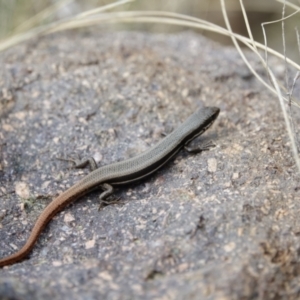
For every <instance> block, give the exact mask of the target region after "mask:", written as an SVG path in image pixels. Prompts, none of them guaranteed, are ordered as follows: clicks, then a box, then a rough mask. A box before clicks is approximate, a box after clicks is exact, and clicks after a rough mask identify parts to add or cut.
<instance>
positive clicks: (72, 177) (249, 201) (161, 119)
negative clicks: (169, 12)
mask: <svg viewBox="0 0 300 300" xmlns="http://www.w3.org/2000/svg"><path fill="white" fill-rule="evenodd" d="M248 58H249V60H250V61H251V63H252V64H253V65H254V68H255V69H256V71H257V72H259V73H260V74H263V73H264V70H263V68H262V67H261V66H260V64H259V62H258V60H257V59H256V58H255V56H254V55H253V54H251V53H249V54H248ZM0 65H1V68H0V118H1V119H0V128H1V130H0V147H1V152H0V222H1V223H0V257H4V256H5V255H8V254H10V253H12V252H14V251H16V249H19V248H20V247H21V246H22V245H23V244H24V242H25V241H26V239H27V237H28V235H29V233H30V230H31V228H32V225H33V224H34V222H35V220H36V218H37V216H38V215H39V214H40V213H41V212H42V210H43V208H44V207H45V206H46V205H47V204H48V203H49V202H50V201H51V200H52V199H53V198H54V197H56V196H57V195H58V194H59V193H61V192H62V191H64V190H65V189H67V188H68V187H69V186H71V185H72V184H74V183H75V182H76V181H78V180H79V179H80V178H82V176H84V174H86V173H88V170H77V169H76V170H74V169H72V164H70V163H68V162H64V161H60V160H57V158H58V157H74V156H76V155H79V156H81V157H84V156H93V157H95V158H96V160H97V162H98V163H99V165H104V164H109V163H111V162H115V161H119V160H122V159H125V158H129V157H132V156H134V155H136V154H138V153H140V152H142V151H143V150H145V149H147V148H148V147H149V146H151V145H153V144H155V143H156V142H157V141H159V140H160V139H161V138H162V137H161V134H162V133H164V132H168V131H170V130H172V128H174V127H176V126H177V125H178V124H180V122H182V121H183V120H184V119H185V118H186V117H187V116H188V115H190V114H191V113H192V112H193V111H194V110H195V109H196V108H197V107H198V106H203V105H205V106H218V107H220V108H221V113H220V116H219V118H218V119H217V121H216V123H215V124H214V126H213V127H212V128H211V129H210V130H209V131H208V132H207V133H206V134H205V137H203V138H202V139H199V140H200V141H201V140H202V141H203V140H204V141H207V140H212V141H213V142H214V144H215V145H216V147H214V148H212V149H211V150H210V151H207V152H203V153H201V154H198V155H190V154H187V153H185V152H184V151H182V152H180V153H179V155H178V156H177V157H176V159H175V160H174V161H172V162H170V163H169V164H168V165H167V166H166V167H165V168H163V169H162V170H160V171H159V172H157V173H156V174H155V175H153V176H152V177H151V178H150V179H148V180H145V181H142V182H141V183H140V184H135V185H131V186H128V187H125V188H120V189H118V190H117V191H116V193H115V195H116V197H118V198H120V200H119V202H118V203H116V204H111V205H107V206H105V207H103V208H102V209H101V210H100V211H98V204H99V201H98V196H99V192H94V193H91V194H89V195H87V196H84V197H82V199H80V200H78V201H76V202H75V203H74V204H72V205H70V206H69V207H68V208H67V209H65V210H64V211H62V212H61V213H59V214H58V215H57V216H56V217H55V218H54V219H53V220H52V221H51V222H50V224H49V226H48V227H47V229H46V230H45V231H44V232H43V234H42V235H41V237H40V239H39V240H38V242H37V245H36V246H35V248H34V249H33V251H32V253H31V255H30V257H29V259H27V260H25V261H23V262H21V263H18V264H15V265H13V266H10V267H6V268H3V269H1V270H0V299H30V300H32V299H85V300H86V299H222V300H224V299H231V300H232V299H298V298H299V297H300V288H299V279H300V276H299V273H300V263H299V255H300V247H299V246H300V243H299V236H300V218H299V215H298V213H299V209H300V183H299V178H298V177H297V176H296V175H295V174H296V168H295V165H294V161H293V158H292V156H291V151H290V148H289V140H288V138H287V134H286V130H285V126H284V122H283V118H282V115H281V111H280V106H279V104H278V101H277V99H276V97H275V96H274V95H272V94H271V93H270V92H268V91H267V90H266V89H265V88H264V87H263V86H262V85H261V84H260V83H259V82H258V81H257V80H256V79H255V78H254V77H253V76H252V74H251V73H250V72H249V71H248V69H247V68H246V67H245V65H244V63H243V62H242V60H241V59H240V57H239V55H238V54H237V52H236V50H235V49H233V48H230V47H224V46H221V45H218V44H216V43H213V42H211V41H209V40H207V39H205V38H203V37H201V36H199V35H196V34H191V33H182V34H176V35H163V34H144V33H136V32H130V33H129V32H127V33H126V32H124V33H113V32H111V33H101V32H100V33H99V32H98V31H91V32H88V33H86V32H85V33H84V32H82V33H76V32H69V33H63V34H58V35H53V36H48V37H45V38H40V39H37V40H33V41H30V42H28V43H26V44H22V45H19V46H17V47H15V48H13V49H10V50H8V51H6V52H5V53H2V54H1V56H0ZM276 75H277V76H278V77H283V76H284V73H283V72H280V70H279V71H278V72H277V74H276ZM296 118H297V116H296ZM298 118H299V117H298ZM295 120H296V121H299V119H298V120H297V119H295Z"/></svg>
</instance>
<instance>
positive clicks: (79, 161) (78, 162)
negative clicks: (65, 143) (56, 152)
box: [57, 157, 97, 171]
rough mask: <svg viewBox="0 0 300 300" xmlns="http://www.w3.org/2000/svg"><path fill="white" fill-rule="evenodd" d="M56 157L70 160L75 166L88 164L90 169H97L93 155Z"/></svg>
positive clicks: (81, 166)
mask: <svg viewBox="0 0 300 300" xmlns="http://www.w3.org/2000/svg"><path fill="white" fill-rule="evenodd" d="M57 159H59V160H63V161H70V162H72V163H74V166H75V168H85V167H86V166H89V167H90V170H91V171H94V170H96V169H97V164H96V161H95V159H94V158H93V157H84V158H82V159H80V158H79V157H77V158H60V157H58V158H57Z"/></svg>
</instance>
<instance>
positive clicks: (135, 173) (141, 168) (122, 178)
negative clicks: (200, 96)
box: [0, 107, 220, 267]
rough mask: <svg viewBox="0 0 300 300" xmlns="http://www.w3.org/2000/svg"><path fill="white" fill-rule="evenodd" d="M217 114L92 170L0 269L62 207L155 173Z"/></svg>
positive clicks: (209, 110)
mask: <svg viewBox="0 0 300 300" xmlns="http://www.w3.org/2000/svg"><path fill="white" fill-rule="evenodd" d="M219 112H220V109H219V108H217V107H204V108H202V109H198V110H197V111H196V112H195V113H193V114H192V115H191V116H190V117H189V118H188V119H187V120H186V121H185V122H184V123H182V124H181V125H180V126H179V127H178V128H177V129H175V130H174V131H173V132H172V133H170V134H169V135H168V136H166V137H165V138H164V139H163V140H162V141H160V142H159V143H158V144H156V145H155V146H153V147H151V148H150V149H149V150H147V151H145V152H143V153H141V154H139V155H137V156H135V157H133V158H130V159H127V160H124V161H121V162H117V163H113V164H110V165H107V166H103V167H100V168H98V169H95V167H94V169H95V170H94V171H92V172H91V173H89V174H88V175H86V176H85V177H84V178H83V179H81V180H80V181H79V182H78V183H76V184H75V185H73V186H72V187H70V188H69V189H68V190H66V191H65V192H63V193H62V194H61V195H59V196H58V197H57V198H55V199H54V200H53V201H52V202H51V203H50V204H49V205H48V206H47V207H46V208H45V209H44V211H43V212H42V213H41V215H40V216H39V218H38V219H37V221H36V223H35V225H34V227H33V229H32V231H31V234H30V236H29V238H28V240H27V242H26V243H25V245H24V246H23V247H22V248H21V249H20V250H19V251H17V252H16V253H14V254H12V255H10V256H7V257H4V258H2V259H1V260H0V267H4V266H7V265H11V264H14V263H16V262H18V261H21V260H23V259H24V258H25V257H26V256H27V255H28V254H29V252H30V251H31V250H32V248H33V246H34V244H35V242H36V240H37V239H38V237H39V235H40V234H41V232H42V231H43V229H44V228H45V226H46V225H47V224H48V223H49V221H50V220H51V219H52V218H53V217H54V215H55V214H57V213H58V212H59V211H61V210H62V209H63V208H64V207H65V206H66V205H68V204H70V203H71V202H73V201H75V200H76V199H78V198H79V197H81V196H83V195H85V194H87V193H89V192H91V191H92V190H95V189H97V188H102V189H104V192H103V193H102V194H101V195H100V199H104V198H106V197H107V196H109V195H110V194H111V193H112V192H113V186H117V185H123V184H127V183H132V182H136V181H138V180H140V179H143V178H145V177H147V176H148V175H150V174H152V173H153V172H155V171H157V170H158V169H159V168H161V167H162V166H163V165H164V164H166V163H167V162H168V161H169V160H170V159H171V158H172V157H174V155H175V154H176V153H177V152H178V151H179V150H180V149H182V148H184V147H186V146H187V144H188V143H190V142H191V141H192V140H193V139H195V138H196V137H197V136H199V135H201V134H202V133H203V132H204V131H206V130H207V129H208V128H209V127H210V126H211V125H212V124H213V122H214V121H215V119H216V118H217V116H218V115H219ZM187 149H188V148H187ZM190 150H191V149H190ZM192 151H193V152H199V151H201V148H199V147H198V148H194V149H192ZM91 166H93V164H91Z"/></svg>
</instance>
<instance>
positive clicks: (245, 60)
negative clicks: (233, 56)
mask: <svg viewBox="0 0 300 300" xmlns="http://www.w3.org/2000/svg"><path fill="white" fill-rule="evenodd" d="M220 1H221V8H222V13H223V17H224V21H225V24H226V27H227V29H228V31H230V32H232V29H231V25H230V22H229V19H228V16H227V12H226V7H225V2H224V0H220ZM242 5H243V4H242ZM244 19H245V22H246V23H247V22H248V19H247V16H246V15H245V14H244ZM247 28H248V29H249V30H250V27H249V26H247ZM249 35H250V36H252V34H251V33H250V34H249ZM231 39H232V42H233V43H234V45H235V47H236V49H237V50H238V52H239V53H240V55H241V57H242V58H243V60H244V62H245V64H246V65H247V66H248V67H249V66H250V69H253V68H252V66H251V65H250V63H249V62H248V60H247V58H246V57H245V55H244V53H243V52H242V50H241V48H240V46H239V44H238V42H237V40H236V38H235V37H234V35H231ZM257 54H258V55H259V53H258V52H257ZM259 58H260V59H261V60H262V57H261V56H260V55H259ZM262 61H263V60H262ZM267 71H268V73H269V75H270V78H271V81H272V83H273V85H274V88H275V90H276V92H277V97H278V100H279V103H280V106H281V110H282V113H283V117H284V121H285V124H286V128H287V132H288V136H289V138H290V141H291V147H292V153H293V156H294V160H295V162H296V165H297V168H298V171H299V172H300V159H299V156H298V150H297V146H296V142H295V139H294V134H293V131H292V127H291V124H290V120H289V117H288V114H287V111H286V108H285V105H284V100H283V97H282V94H281V90H280V87H279V85H278V82H277V80H276V78H275V76H274V74H273V72H272V71H271V70H270V69H269V68H268V69H267Z"/></svg>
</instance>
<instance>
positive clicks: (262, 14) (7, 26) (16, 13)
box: [0, 0, 300, 63]
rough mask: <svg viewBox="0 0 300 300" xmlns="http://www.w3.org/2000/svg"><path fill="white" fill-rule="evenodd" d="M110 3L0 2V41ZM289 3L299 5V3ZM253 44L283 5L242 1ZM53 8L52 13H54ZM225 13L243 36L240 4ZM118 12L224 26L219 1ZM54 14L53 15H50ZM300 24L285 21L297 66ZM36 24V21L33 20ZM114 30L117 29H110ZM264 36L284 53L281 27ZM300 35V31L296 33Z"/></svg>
mask: <svg viewBox="0 0 300 300" xmlns="http://www.w3.org/2000/svg"><path fill="white" fill-rule="evenodd" d="M112 2H113V1H108V0H0V40H4V39H5V38H6V37H8V36H11V35H14V34H16V33H17V32H19V31H20V30H24V29H30V26H32V22H31V18H32V17H34V16H35V19H38V20H39V23H34V26H36V25H42V24H45V23H47V22H51V21H54V20H58V19H61V18H66V17H71V16H74V15H76V14H78V13H80V12H83V11H86V10H88V9H92V8H95V7H99V6H102V5H105V4H108V3H112ZM290 2H291V3H295V4H298V5H299V0H292V1H290ZM243 3H244V5H245V8H246V11H247V15H248V18H249V21H250V25H251V28H252V31H253V35H254V38H255V40H257V41H258V42H261V43H263V41H264V39H263V34H262V28H261V23H263V22H270V21H274V20H278V19H280V18H281V17H282V13H283V4H282V3H279V2H277V1H276V0H244V1H243ZM54 7H55V10H54ZM226 9H227V13H228V15H229V18H230V21H231V25H232V28H233V31H235V32H237V33H239V34H242V35H246V36H247V31H246V27H245V22H244V19H243V16H242V13H241V9H240V4H239V0H226ZM118 10H148V11H149V10H159V11H171V12H177V13H181V14H186V15H189V16H193V17H197V18H201V19H205V20H208V21H210V22H213V23H215V24H218V25H221V26H225V25H224V22H223V17H222V12H221V8H220V1H219V0H164V1H161V0H151V1H149V0H136V1H135V2H132V3H129V4H126V5H123V6H121V7H119V8H118ZM53 11H55V13H54V14H53V13H51V12H53ZM292 12H294V10H292V9H291V8H289V7H286V8H285V15H288V14H291V13H292ZM299 20H300V15H299V13H298V14H296V15H294V16H293V17H291V18H289V19H288V20H286V21H285V24H284V25H285V39H286V49H287V53H286V54H287V56H288V57H290V58H292V59H293V60H294V61H295V62H297V63H299V58H300V55H299V47H298V44H297V39H298V38H299V37H298V32H297V26H298V23H299ZM35 21H36V20H35ZM109 26H115V27H116V25H109ZM117 27H118V29H126V30H129V29H132V30H143V31H151V32H176V31H181V30H187V28H180V27H179V26H172V25H158V24H128V23H127V24H121V25H117ZM265 28H266V33H267V38H268V46H269V47H271V48H273V49H275V50H277V51H279V52H280V53H283V42H282V23H281V22H279V23H275V24H270V25H267V26H266V27H265ZM299 31H300V29H299ZM199 32H200V33H201V34H203V35H205V36H208V37H210V38H212V39H214V40H217V41H219V42H220V43H224V44H231V40H230V39H229V38H227V37H224V36H222V35H218V34H212V33H210V32H205V31H199Z"/></svg>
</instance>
